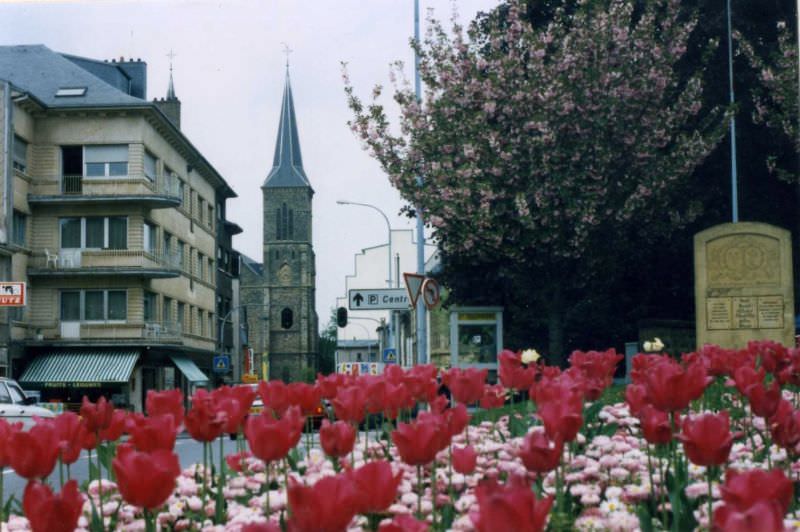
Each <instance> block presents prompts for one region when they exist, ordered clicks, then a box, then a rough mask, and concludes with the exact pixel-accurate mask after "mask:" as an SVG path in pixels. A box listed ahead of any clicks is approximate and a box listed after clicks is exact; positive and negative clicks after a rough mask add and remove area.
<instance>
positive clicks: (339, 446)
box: [319, 419, 356, 458]
mask: <svg viewBox="0 0 800 532" xmlns="http://www.w3.org/2000/svg"><path fill="white" fill-rule="evenodd" d="M355 442H356V429H354V428H353V426H352V425H351V424H350V423H347V422H345V421H337V422H336V423H331V422H330V421H328V420H327V419H323V420H322V426H320V428H319V443H320V445H321V446H322V450H323V451H325V454H327V455H328V456H331V457H336V458H341V457H342V456H346V455H347V454H349V453H350V451H352V450H353V445H355Z"/></svg>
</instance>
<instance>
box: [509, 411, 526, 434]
mask: <svg viewBox="0 0 800 532" xmlns="http://www.w3.org/2000/svg"><path fill="white" fill-rule="evenodd" d="M528 428H530V425H529V424H528V423H527V422H526V421H525V419H524V418H518V417H517V416H513V415H512V416H511V417H510V418H509V420H508V430H509V431H510V432H511V437H513V438H518V437H520V436H524V435H525V434H527V433H528Z"/></svg>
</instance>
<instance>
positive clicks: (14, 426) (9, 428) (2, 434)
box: [0, 418, 22, 468]
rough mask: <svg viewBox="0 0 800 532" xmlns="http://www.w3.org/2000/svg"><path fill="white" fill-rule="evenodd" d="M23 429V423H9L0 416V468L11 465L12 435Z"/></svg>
mask: <svg viewBox="0 0 800 532" xmlns="http://www.w3.org/2000/svg"><path fill="white" fill-rule="evenodd" d="M21 429H22V423H21V422H17V423H9V422H8V421H6V420H5V419H3V418H0V468H3V467H7V466H9V465H11V462H10V454H11V449H10V443H9V442H10V439H11V435H12V434H14V433H15V432H19V431H20V430H21Z"/></svg>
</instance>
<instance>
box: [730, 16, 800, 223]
mask: <svg viewBox="0 0 800 532" xmlns="http://www.w3.org/2000/svg"><path fill="white" fill-rule="evenodd" d="M798 4H800V0H798ZM727 16H728V88H729V90H730V104H731V109H733V104H734V103H735V101H736V98H735V96H734V93H733V39H732V38H731V0H727ZM730 135H731V218H732V219H733V223H736V222H738V221H739V184H738V175H737V168H736V116H735V114H731V121H730Z"/></svg>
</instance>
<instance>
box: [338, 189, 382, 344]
mask: <svg viewBox="0 0 800 532" xmlns="http://www.w3.org/2000/svg"><path fill="white" fill-rule="evenodd" d="M336 203H337V204H339V205H356V206H358V207H368V208H370V209H372V210H375V211H378V212H379V213H380V215H381V216H383V219H384V221H385V222H386V230H387V232H388V246H389V253H388V254H387V257H388V261H387V264H386V265H387V266H388V267H389V269H388V272H389V277H388V279H386V286H388V287H389V288H392V225H391V224H390V223H389V217H388V216H386V213H385V212H383V211H382V210H381V209H379V208H378V207H376V206H375V205H371V204H369V203H358V202H355V201H346V200H337V201H336ZM387 336H388V338H387V342H386V343H387V344H388V345H387V347H389V348H391V347H394V312H393V311H391V310H390V311H389V334H388V335H387Z"/></svg>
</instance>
